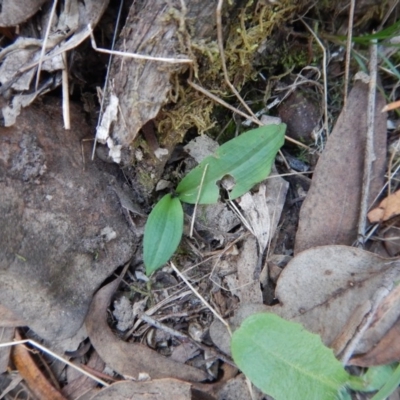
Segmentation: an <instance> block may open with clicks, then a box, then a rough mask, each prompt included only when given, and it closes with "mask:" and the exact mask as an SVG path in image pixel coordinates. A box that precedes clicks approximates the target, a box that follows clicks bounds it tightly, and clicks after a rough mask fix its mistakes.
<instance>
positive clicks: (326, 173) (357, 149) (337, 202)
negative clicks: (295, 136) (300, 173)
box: [295, 81, 386, 253]
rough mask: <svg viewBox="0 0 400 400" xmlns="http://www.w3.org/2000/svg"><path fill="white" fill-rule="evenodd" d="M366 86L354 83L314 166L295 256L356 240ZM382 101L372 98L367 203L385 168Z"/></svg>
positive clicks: (377, 189)
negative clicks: (372, 132)
mask: <svg viewBox="0 0 400 400" xmlns="http://www.w3.org/2000/svg"><path fill="white" fill-rule="evenodd" d="M367 99H368V86H367V85H366V84H365V83H362V82H360V81H359V82H356V84H355V85H354V87H353V89H352V91H351V92H350V95H349V97H348V100H347V106H346V108H345V109H344V110H343V111H342V112H341V114H340V116H339V119H338V121H337V123H336V126H335V128H334V129H333V132H332V133H331V135H330V137H329V139H328V142H327V144H326V147H325V149H324V152H323V153H322V155H321V157H320V159H319V161H318V164H317V166H316V168H315V172H314V176H313V180H312V184H311V188H310V190H309V192H308V194H307V197H306V199H305V201H304V203H303V206H302V208H301V211H300V222H299V228H298V231H297V234H296V244H295V253H299V252H301V251H303V250H306V249H309V248H311V247H314V246H322V245H328V244H346V245H351V244H352V243H353V242H354V240H355V239H356V238H357V223H358V218H359V207H360V199H361V189H362V179H363V170H364V158H365V154H364V152H365V150H364V149H365V142H366V132H367V113H366V110H367V101H368V100H367ZM384 105H385V100H384V98H383V96H382V95H381V94H379V92H377V95H376V112H375V137H374V155H375V161H374V162H373V165H372V179H371V182H370V183H371V186H370V202H372V201H373V200H374V198H375V197H376V196H377V194H378V193H379V191H380V190H381V188H382V185H383V178H384V173H385V166H386V115H385V114H383V113H381V111H380V110H381V109H382V107H383V106H384Z"/></svg>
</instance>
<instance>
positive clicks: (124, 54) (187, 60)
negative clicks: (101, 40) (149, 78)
mask: <svg viewBox="0 0 400 400" xmlns="http://www.w3.org/2000/svg"><path fill="white" fill-rule="evenodd" d="M88 28H89V30H90V39H91V42H92V47H93V49H94V50H96V51H98V52H99V53H105V54H111V55H114V56H122V57H127V58H135V59H138V60H146V61H158V62H164V63H168V64H193V60H192V59H190V58H169V57H153V56H146V55H143V54H137V53H128V52H124V51H117V50H107V49H103V48H100V47H97V45H96V41H95V39H94V36H93V30H92V27H91V26H90V25H88Z"/></svg>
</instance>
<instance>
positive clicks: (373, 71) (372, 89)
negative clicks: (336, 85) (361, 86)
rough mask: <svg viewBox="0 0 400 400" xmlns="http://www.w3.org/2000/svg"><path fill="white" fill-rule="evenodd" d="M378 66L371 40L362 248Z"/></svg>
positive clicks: (360, 232) (360, 224)
mask: <svg viewBox="0 0 400 400" xmlns="http://www.w3.org/2000/svg"><path fill="white" fill-rule="evenodd" d="M377 65H378V45H377V41H376V40H373V41H372V43H371V49H370V64H369V76H370V81H369V93H368V113H367V124H368V127H367V140H366V143H365V158H364V160H365V161H364V176H363V187H362V193H361V207H360V217H359V220H358V238H357V241H358V245H359V246H363V245H364V243H365V225H366V219H367V213H368V207H369V204H368V202H369V186H370V182H371V175H372V171H371V170H372V163H373V162H374V160H375V154H374V129H375V97H376V75H377Z"/></svg>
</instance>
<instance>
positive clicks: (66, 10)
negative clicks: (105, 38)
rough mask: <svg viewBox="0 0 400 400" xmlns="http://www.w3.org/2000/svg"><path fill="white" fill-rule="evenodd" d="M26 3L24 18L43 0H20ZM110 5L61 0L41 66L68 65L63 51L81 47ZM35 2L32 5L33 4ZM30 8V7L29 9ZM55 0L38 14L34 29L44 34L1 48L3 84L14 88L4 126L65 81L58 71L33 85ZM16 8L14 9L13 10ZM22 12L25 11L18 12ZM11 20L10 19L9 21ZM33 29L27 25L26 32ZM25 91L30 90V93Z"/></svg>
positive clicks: (49, 69)
mask: <svg viewBox="0 0 400 400" xmlns="http://www.w3.org/2000/svg"><path fill="white" fill-rule="evenodd" d="M6 3H10V4H8V5H7V9H6V10H8V11H11V9H10V7H11V3H14V2H12V1H8V2H6ZM18 3H21V4H22V3H24V4H25V6H24V7H22V6H18V8H20V11H21V10H23V13H22V14H23V15H24V19H26V18H27V16H30V15H32V12H31V11H33V12H36V11H37V9H38V7H40V5H41V4H40V3H43V2H40V1H30V2H29V4H28V3H27V2H18ZM107 5H108V0H101V1H94V0H90V1H85V2H79V1H78V0H72V1H68V2H67V1H65V2H60V8H59V10H58V11H59V15H58V18H53V21H52V25H51V29H50V34H49V36H48V38H47V40H46V53H45V57H44V58H43V63H42V64H41V70H43V71H47V72H51V73H55V72H57V71H60V70H61V69H63V68H64V63H63V61H62V57H61V54H62V53H64V52H66V51H68V50H71V49H73V48H75V47H77V46H78V45H79V44H80V43H82V42H83V41H84V40H85V39H86V38H88V37H89V35H90V32H91V30H90V29H89V28H88V25H89V24H90V25H91V26H92V27H94V26H96V24H97V22H98V21H99V19H100V17H101V16H102V15H103V12H104V10H105V9H106V7H107ZM4 6H5V4H2V10H1V11H2V12H1V13H0V25H1V17H4V15H3V14H4V12H5V9H4ZM30 6H32V9H31V7H30ZM27 9H29V11H26V10H27ZM50 9H51V3H49V7H47V6H46V7H44V9H43V12H42V14H41V16H40V18H38V21H37V22H36V23H37V28H38V29H32V30H31V31H32V32H33V31H35V32H40V33H41V35H42V37H40V38H39V39H38V38H36V37H28V36H24V35H23V34H22V35H21V36H20V37H19V38H18V39H17V40H16V41H14V43H12V44H10V45H9V46H7V47H5V48H4V49H2V51H1V52H0V60H1V61H2V64H1V66H0V82H1V84H2V87H3V88H9V89H13V90H14V91H15V95H14V97H13V98H12V99H11V101H9V102H5V104H4V106H3V107H2V112H3V116H4V126H11V125H13V124H14V123H15V121H16V118H17V116H18V115H19V113H20V110H21V108H24V107H26V106H27V105H29V104H30V103H31V102H32V101H33V100H34V99H35V98H36V97H37V96H38V95H40V94H42V93H44V92H46V91H47V90H49V89H50V88H51V89H53V88H54V87H55V86H58V85H59V84H61V79H60V78H59V79H57V78H56V74H55V75H54V76H52V77H51V78H50V79H44V80H42V81H41V82H40V84H39V87H38V88H37V89H36V88H34V87H33V85H32V83H33V78H34V77H35V76H36V73H35V72H36V67H37V65H38V62H39V59H40V56H41V52H42V47H43V45H44V35H45V32H46V30H47V24H48V22H49V15H50ZM12 12H13V11H12ZM16 15H20V16H21V12H18V13H16ZM7 23H8V22H7ZM28 31H29V30H28V29H27V30H26V32H28ZM24 32H25V31H23V33H24ZM25 91H28V93H26V92H25Z"/></svg>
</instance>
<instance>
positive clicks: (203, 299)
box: [170, 262, 232, 336]
mask: <svg viewBox="0 0 400 400" xmlns="http://www.w3.org/2000/svg"><path fill="white" fill-rule="evenodd" d="M170 264H171V267H172V269H173V270H174V271H175V272H176V273H177V274H178V275H179V277H180V278H181V279H182V280H183V281H184V282H185V283H186V285H188V286H189V288H190V289H191V290H192V292H193V293H194V294H195V295H196V296H197V297H198V298H199V299H200V301H201V302H202V303H203V304H204V305H205V306H206V307H207V308H208V309H209V310H210V311H211V312H212V313H213V314H214V315H215V316H216V317H217V318H218V319H219V320H220V321H221V322H222V323H223V324H224V325H225V327H226V329H227V330H228V332H229V335H230V336H232V331H231V328H230V326H229V325H228V323H227V322H226V321H225V320H224V319H223V318H222V317H221V316H220V315H219V314H218V313H217V312H216V311H215V309H214V308H213V307H212V306H211V305H210V304H209V303H208V302H207V300H206V299H205V298H204V297H203V296H202V295H201V294H200V293H199V292H198V291H197V290H196V289H195V288H194V287H193V286H192V284H191V283H190V282H189V281H188V280H187V279H186V278H185V276H184V275H183V274H182V272H181V271H179V269H178V268H176V266H175V265H174V263H173V262H171V263H170Z"/></svg>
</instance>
